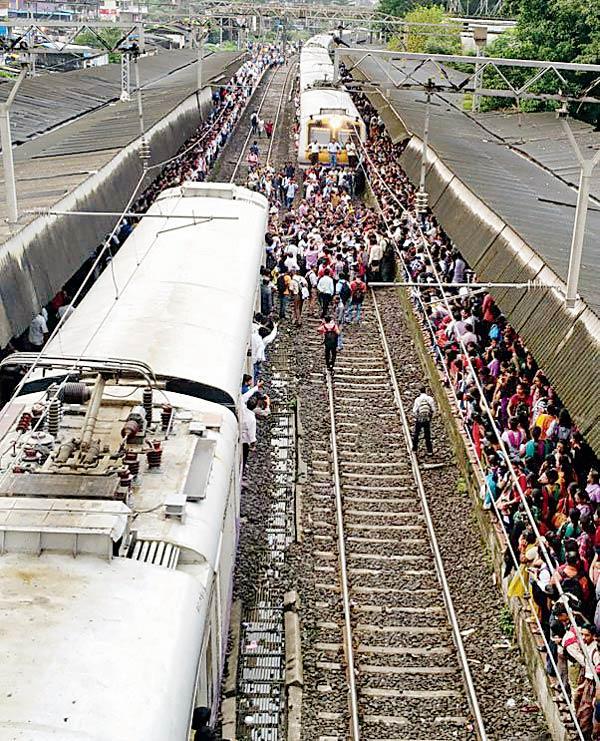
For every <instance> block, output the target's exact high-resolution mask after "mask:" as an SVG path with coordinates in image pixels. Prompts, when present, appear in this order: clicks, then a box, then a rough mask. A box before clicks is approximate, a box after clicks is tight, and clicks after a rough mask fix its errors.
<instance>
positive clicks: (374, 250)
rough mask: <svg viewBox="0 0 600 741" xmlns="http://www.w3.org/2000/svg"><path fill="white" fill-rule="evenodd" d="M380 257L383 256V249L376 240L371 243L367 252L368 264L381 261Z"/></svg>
mask: <svg viewBox="0 0 600 741" xmlns="http://www.w3.org/2000/svg"><path fill="white" fill-rule="evenodd" d="M382 257H383V250H382V248H381V245H380V244H379V242H376V243H375V244H373V245H371V252H370V254H369V265H371V264H372V263H373V262H375V261H377V262H381V258H382Z"/></svg>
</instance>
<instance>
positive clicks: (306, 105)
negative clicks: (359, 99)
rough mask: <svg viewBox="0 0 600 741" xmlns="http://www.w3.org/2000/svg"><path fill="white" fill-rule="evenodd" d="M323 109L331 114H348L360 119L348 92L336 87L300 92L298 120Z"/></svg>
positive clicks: (303, 119)
mask: <svg viewBox="0 0 600 741" xmlns="http://www.w3.org/2000/svg"><path fill="white" fill-rule="evenodd" d="M323 111H327V112H330V113H332V114H335V113H339V114H340V115H345V116H349V117H351V118H355V119H357V120H360V114H359V112H358V109H357V108H356V106H355V105H354V103H353V101H352V98H351V97H350V94H349V93H347V92H346V91H345V90H338V89H337V88H314V89H313V90H306V91H305V92H304V93H302V96H301V99H300V120H301V121H305V120H306V119H307V118H310V116H318V115H320V114H321V113H322V112H323Z"/></svg>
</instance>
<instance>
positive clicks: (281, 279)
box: [277, 273, 287, 296]
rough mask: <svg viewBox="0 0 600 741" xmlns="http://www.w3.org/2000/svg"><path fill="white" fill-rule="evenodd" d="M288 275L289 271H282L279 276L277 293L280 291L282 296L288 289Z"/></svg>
mask: <svg viewBox="0 0 600 741" xmlns="http://www.w3.org/2000/svg"><path fill="white" fill-rule="evenodd" d="M286 275H287V273H281V274H280V275H279V276H278V277H277V293H278V294H279V295H280V296H283V294H284V293H285V291H286V288H287V286H286V284H285V276H286Z"/></svg>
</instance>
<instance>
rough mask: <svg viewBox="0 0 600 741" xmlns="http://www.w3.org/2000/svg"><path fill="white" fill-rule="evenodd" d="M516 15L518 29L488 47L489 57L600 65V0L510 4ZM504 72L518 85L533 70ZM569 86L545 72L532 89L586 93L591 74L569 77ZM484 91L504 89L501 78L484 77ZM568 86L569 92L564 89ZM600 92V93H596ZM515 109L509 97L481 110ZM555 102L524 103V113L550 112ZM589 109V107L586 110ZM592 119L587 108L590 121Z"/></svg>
mask: <svg viewBox="0 0 600 741" xmlns="http://www.w3.org/2000/svg"><path fill="white" fill-rule="evenodd" d="M511 1H512V4H513V9H514V10H516V11H517V12H518V19H517V26H516V28H515V29H513V30H511V31H508V32H506V33H504V34H503V35H502V36H499V37H498V38H497V39H496V40H495V41H494V42H493V43H492V44H490V45H489V46H488V47H487V49H486V56H490V57H504V58H511V57H512V58H515V59H540V60H546V61H547V60H552V61H558V62H583V63H591V64H598V63H599V61H600V2H599V1H598V0H511ZM504 69H505V74H506V76H507V78H508V79H509V80H510V82H511V83H512V84H513V85H515V86H518V85H519V84H522V83H523V82H524V81H525V80H526V79H527V78H528V77H529V76H530V75H531V71H527V70H522V69H517V68H515V69H506V68H504ZM564 77H565V78H566V79H567V81H568V85H567V86H565V84H564V83H562V82H561V81H560V80H559V79H558V77H556V76H555V75H553V74H548V73H547V74H546V75H545V76H544V77H543V78H542V79H541V80H539V81H538V82H537V83H536V84H535V85H534V86H533V87H532V88H531V90H532V91H535V92H547V93H552V92H557V91H558V90H559V89H563V90H564V91H565V92H567V90H568V91H569V92H572V93H576V92H580V91H582V90H583V89H585V88H586V87H587V86H588V85H589V84H590V82H591V80H592V79H593V76H590V75H582V74H580V73H567V74H565V75H564ZM484 86H485V87H492V88H494V87H495V88H498V87H505V85H504V84H503V83H501V81H500V78H499V75H498V74H497V73H495V72H492V71H486V73H485V74H484ZM565 87H567V90H565ZM595 92H596V93H599V92H600V90H596V91H595ZM512 105H514V101H511V100H510V99H507V98H492V99H487V100H486V99H484V100H482V108H483V109H487V110H490V109H492V108H503V107H507V106H512ZM552 107H554V104H552V103H542V102H539V101H525V102H524V103H523V104H522V108H523V109H524V110H530V111H531V110H547V109H548V108H552ZM588 109H589V106H588ZM590 116H592V117H594V112H592V111H590V110H588V111H587V116H586V117H590Z"/></svg>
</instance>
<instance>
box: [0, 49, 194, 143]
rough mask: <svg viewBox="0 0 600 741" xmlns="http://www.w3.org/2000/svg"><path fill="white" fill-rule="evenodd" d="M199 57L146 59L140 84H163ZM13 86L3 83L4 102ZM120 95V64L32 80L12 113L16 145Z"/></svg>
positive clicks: (179, 53) (171, 54)
mask: <svg viewBox="0 0 600 741" xmlns="http://www.w3.org/2000/svg"><path fill="white" fill-rule="evenodd" d="M197 56H198V52H197V51H196V50H195V49H178V50H176V51H166V52H162V53H158V54H156V55H154V56H148V57H142V58H140V60H139V62H138V64H139V69H140V83H141V84H142V86H145V85H149V84H151V83H152V82H155V81H157V80H160V79H161V78H163V77H164V76H165V75H168V74H171V73H173V72H175V71H177V70H178V69H182V68H183V67H186V66H188V65H190V64H193V63H194V61H195V60H196V59H197ZM207 61H208V60H207ZM132 77H133V67H132ZM12 84H13V83H12V82H10V81H6V80H4V81H2V82H1V83H0V101H4V100H6V98H7V97H8V94H9V92H10V89H11V87H12ZM120 94H121V68H120V65H118V64H107V65H104V66H103V67H89V68H88V69H82V70H75V71H73V72H56V73H50V74H46V73H45V74H42V75H39V76H37V77H32V78H28V79H26V80H25V82H24V83H23V84H22V86H21V88H20V90H19V92H18V94H17V97H16V98H15V102H14V103H13V106H12V109H11V131H12V137H13V141H14V142H15V143H16V144H19V143H22V142H24V141H27V140H28V139H31V138H32V137H35V136H38V135H39V134H41V133H43V132H44V131H48V130H50V129H51V128H54V127H55V126H59V125H60V124H63V123H65V121H69V120H71V119H74V118H77V117H78V116H81V115H83V114H84V113H87V112H89V111H92V110H94V109H96V108H99V107H100V106H104V105H106V104H107V103H108V102H110V101H113V100H117V99H118V98H119V96H120Z"/></svg>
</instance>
